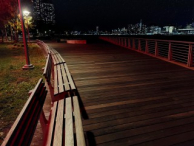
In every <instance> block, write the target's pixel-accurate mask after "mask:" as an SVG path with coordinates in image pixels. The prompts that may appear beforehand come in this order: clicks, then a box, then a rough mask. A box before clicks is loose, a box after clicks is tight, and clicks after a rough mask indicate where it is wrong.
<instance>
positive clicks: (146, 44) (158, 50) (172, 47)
mask: <svg viewBox="0 0 194 146" xmlns="http://www.w3.org/2000/svg"><path fill="white" fill-rule="evenodd" d="M100 39H102V40H105V41H108V42H110V43H112V44H115V45H119V46H122V47H125V48H128V49H131V50H134V51H137V52H140V53H143V54H146V55H150V56H153V57H156V58H159V59H162V60H165V61H168V62H172V63H175V64H178V65H181V66H184V67H187V68H190V69H193V68H192V66H193V65H194V61H193V57H194V53H193V48H194V42H186V41H174V40H157V39H144V38H126V37H100Z"/></svg>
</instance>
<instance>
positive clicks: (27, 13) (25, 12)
mask: <svg viewBox="0 0 194 146" xmlns="http://www.w3.org/2000/svg"><path fill="white" fill-rule="evenodd" d="M29 14H30V12H29V11H27V10H24V11H23V15H24V18H26V22H27V30H28V42H30V34H29V24H28V21H29V17H28V15H29Z"/></svg>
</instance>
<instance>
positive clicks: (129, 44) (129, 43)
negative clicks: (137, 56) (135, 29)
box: [128, 39, 131, 49]
mask: <svg viewBox="0 0 194 146" xmlns="http://www.w3.org/2000/svg"><path fill="white" fill-rule="evenodd" d="M128 48H129V49H131V40H130V39H128Z"/></svg>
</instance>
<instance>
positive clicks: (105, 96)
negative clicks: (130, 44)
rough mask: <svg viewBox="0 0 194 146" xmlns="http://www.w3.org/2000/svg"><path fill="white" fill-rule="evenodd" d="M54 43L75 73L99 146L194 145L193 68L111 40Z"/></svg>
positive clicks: (85, 125)
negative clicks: (148, 54)
mask: <svg viewBox="0 0 194 146" xmlns="http://www.w3.org/2000/svg"><path fill="white" fill-rule="evenodd" d="M51 45H52V46H53V47H54V48H56V49H57V51H58V52H59V53H61V54H62V57H63V58H65V60H66V62H67V65H68V68H69V70H70V71H71V75H72V76H73V79H74V81H75V84H76V87H77V89H78V92H79V95H80V98H81V100H82V102H83V105H84V108H85V110H86V113H87V114H88V119H87V120H83V129H84V131H86V132H89V133H92V135H93V139H94V140H95V142H94V143H95V145H106V146H109V145H112V146H115V145H136V144H139V145H158V146H160V145H171V144H174V145H176V144H178V145H181V144H183V145H184V144H188V145H189V144H191V143H192V141H193V140H194V136H193V135H192V134H193V131H194V129H193V128H194V121H193V120H194V119H193V117H194V106H193V104H194V100H193V99H194V94H193V89H194V76H193V71H192V70H188V69H185V68H182V67H180V66H177V65H174V64H170V63H168V62H164V61H162V60H159V59H156V58H152V57H150V56H146V55H143V54H139V53H137V52H133V51H131V50H128V49H125V48H121V47H118V46H114V45H111V44H108V43H99V44H87V45H86V46H84V47H83V46H82V45H74V46H72V45H68V44H56V43H55V44H51ZM63 54H64V55H63ZM188 134H190V135H189V136H188V137H187V135H188ZM177 138H178V139H177ZM160 139H161V140H160ZM176 139H177V140H176ZM95 145H94V146H95Z"/></svg>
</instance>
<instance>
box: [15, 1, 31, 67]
mask: <svg viewBox="0 0 194 146" xmlns="http://www.w3.org/2000/svg"><path fill="white" fill-rule="evenodd" d="M18 5H19V11H20V21H21V25H22V35H23V43H24V52H25V58H26V64H25V65H24V66H23V67H22V69H24V70H29V69H33V68H34V66H33V65H32V64H30V59H29V52H28V45H27V42H26V33H25V26H24V19H23V13H22V10H21V3H20V0H18Z"/></svg>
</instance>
